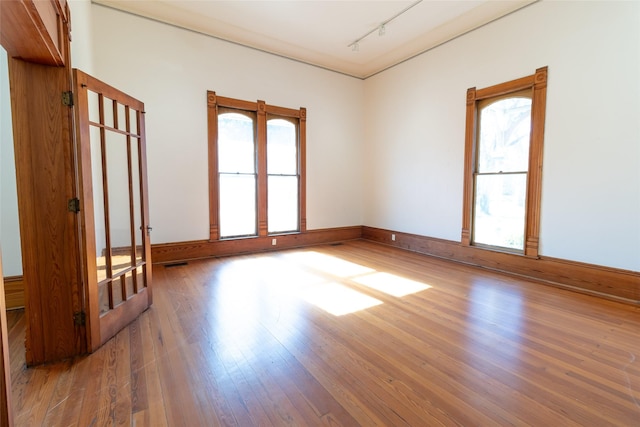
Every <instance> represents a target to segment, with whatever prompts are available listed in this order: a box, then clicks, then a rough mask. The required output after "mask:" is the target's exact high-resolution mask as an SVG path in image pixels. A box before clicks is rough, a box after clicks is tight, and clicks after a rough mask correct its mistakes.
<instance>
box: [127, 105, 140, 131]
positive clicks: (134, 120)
mask: <svg viewBox="0 0 640 427" xmlns="http://www.w3.org/2000/svg"><path fill="white" fill-rule="evenodd" d="M129 132H131V133H132V134H134V135H137V134H138V112H137V111H136V110H134V109H133V108H129Z"/></svg>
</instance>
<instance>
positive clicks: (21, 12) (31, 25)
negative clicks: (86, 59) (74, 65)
mask: <svg viewBox="0 0 640 427" xmlns="http://www.w3.org/2000/svg"><path fill="white" fill-rule="evenodd" d="M68 16H69V15H68V7H67V4H66V0H62V1H59V0H50V1H43V0H11V1H7V0H4V1H1V2H0V43H1V44H2V47H4V49H5V50H6V51H7V53H8V54H9V57H14V58H21V59H24V60H26V61H30V62H35V63H39V64H45V65H54V66H61V65H64V64H65V61H66V52H65V50H66V48H67V47H66V40H65V37H68V34H67V31H65V30H66V23H67V21H68Z"/></svg>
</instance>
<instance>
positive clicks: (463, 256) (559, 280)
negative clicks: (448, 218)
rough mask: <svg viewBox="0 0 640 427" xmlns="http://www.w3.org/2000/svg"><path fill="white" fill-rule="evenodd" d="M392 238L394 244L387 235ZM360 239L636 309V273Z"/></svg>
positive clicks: (373, 232)
mask: <svg viewBox="0 0 640 427" xmlns="http://www.w3.org/2000/svg"><path fill="white" fill-rule="evenodd" d="M392 234H395V241H394V240H392V239H391V235H392ZM362 238H363V239H366V240H371V241H374V242H378V243H383V244H386V245H391V246H395V247H398V248H402V249H406V250H409V251H412V252H417V253H420V254H424V255H430V256H434V257H438V258H444V259H447V260H450V261H455V262H461V263H465V264H470V265H474V266H477V267H482V268H488V269H491V270H496V271H500V272H503V273H508V274H515V275H518V276H521V277H526V278H529V279H533V280H536V281H540V282H542V283H545V284H549V285H552V286H555V287H559V288H564V289H568V290H572V291H576V292H580V293H584V294H588V295H593V296H598V297H601V298H606V299H609V300H614V301H618V302H623V303H627V304H633V305H640V272H636V271H630V270H623V269H617V268H610V267H603V266H599V265H594V264H587V263H582V262H577V261H569V260H564V259H558V258H551V257H544V256H541V257H538V258H532V257H527V256H523V255H518V254H511V253H504V252H496V251H491V250H486V249H480V248H476V247H473V246H464V245H462V244H460V243H459V242H454V241H450V240H444V239H437V238H433V237H426V236H420V235H416V234H409V233H401V232H397V231H391V230H383V229H380V228H374V227H366V226H363V227H362Z"/></svg>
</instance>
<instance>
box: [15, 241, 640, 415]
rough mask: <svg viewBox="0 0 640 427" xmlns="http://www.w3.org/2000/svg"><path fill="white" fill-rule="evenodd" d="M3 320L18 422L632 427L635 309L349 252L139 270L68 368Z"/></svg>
mask: <svg viewBox="0 0 640 427" xmlns="http://www.w3.org/2000/svg"><path fill="white" fill-rule="evenodd" d="M8 322H9V335H10V337H9V338H10V347H11V365H12V382H13V403H14V409H15V419H16V425H17V426H39V425H43V426H76V425H77V426H104V425H135V426H153V427H155V426H189V427H193V426H243V427H244V426H284V425H297V426H316V425H322V426H376V425H379V426H498V425H499V426H502V425H518V426H520V425H532V426H640V360H638V358H640V307H636V306H629V305H622V304H618V303H614V302H609V301H605V300H600V299H597V298H594V297H589V296H584V295H580V294H576V293H571V292H568V291H564V290H559V289H556V288H552V287H548V286H544V285H542V284H538V283H534V282H529V281H526V280H523V279H520V278H515V277H511V276H505V275H500V274H496V273H493V272H489V271H485V270H479V269H474V268H471V267H468V266H464V265H459V264H454V263H450V262H446V261H442V260H438V259H433V258H428V257H424V256H420V255H416V254H413V253H409V252H405V251H402V250H398V249H394V248H390V247H386V246H381V245H378V244H375V243H371V242H366V241H351V242H346V243H344V244H341V245H337V246H331V245H326V246H320V247H314V248H307V249H300V250H289V251H282V252H274V253H267V254H258V255H247V256H237V257H229V258H220V259H211V260H201V261H192V262H189V264H188V265H185V266H175V267H166V266H156V267H155V269H154V304H153V306H152V308H151V309H149V310H148V311H146V312H145V313H143V314H142V315H141V316H140V317H139V318H138V319H137V320H136V321H134V322H133V323H132V324H131V325H130V326H129V327H127V328H125V329H124V330H122V331H121V332H120V333H119V334H118V335H117V336H116V337H115V338H114V339H112V340H111V341H109V342H108V343H107V344H106V345H105V346H104V347H102V348H101V349H100V350H99V351H97V352H96V353H94V354H92V355H91V356H88V357H83V358H78V359H76V360H71V361H65V362H61V363H56V364H51V365H47V366H41V367H36V368H29V369H26V368H25V367H24V331H25V319H24V314H23V313H21V312H15V311H11V312H9V316H8Z"/></svg>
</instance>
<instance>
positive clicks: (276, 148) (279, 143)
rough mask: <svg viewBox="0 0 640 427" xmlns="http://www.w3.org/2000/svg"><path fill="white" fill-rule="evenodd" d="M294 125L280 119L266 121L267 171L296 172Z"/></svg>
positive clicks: (296, 155) (273, 172)
mask: <svg viewBox="0 0 640 427" xmlns="http://www.w3.org/2000/svg"><path fill="white" fill-rule="evenodd" d="M297 145H298V144H297V137H296V127H295V125H294V124H293V123H291V122H288V121H286V120H282V119H272V120H269V121H268V122H267V173H268V174H284V175H296V174H297V172H298V150H297Z"/></svg>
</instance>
